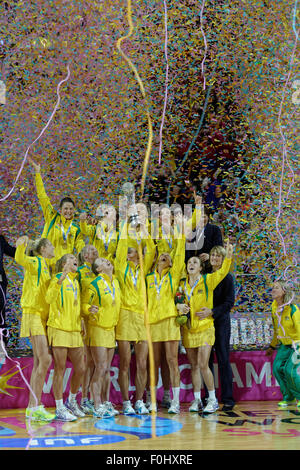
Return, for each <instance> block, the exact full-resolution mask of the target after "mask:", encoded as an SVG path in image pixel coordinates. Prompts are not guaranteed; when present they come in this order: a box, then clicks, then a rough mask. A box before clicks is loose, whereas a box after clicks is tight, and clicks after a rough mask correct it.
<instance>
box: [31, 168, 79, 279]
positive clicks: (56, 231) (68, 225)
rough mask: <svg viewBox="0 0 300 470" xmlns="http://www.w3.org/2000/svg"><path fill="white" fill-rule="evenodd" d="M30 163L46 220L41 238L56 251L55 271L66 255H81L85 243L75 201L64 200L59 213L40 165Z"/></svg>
mask: <svg viewBox="0 0 300 470" xmlns="http://www.w3.org/2000/svg"><path fill="white" fill-rule="evenodd" d="M29 162H30V163H31V165H32V166H33V168H34V170H35V185H36V191H37V196H38V199H39V203H40V205H41V207H42V211H43V215H44V219H45V225H44V229H43V233H42V235H41V236H42V237H43V238H47V239H48V240H50V241H51V243H52V245H53V246H54V249H55V257H54V258H53V260H51V267H52V268H53V270H54V267H55V263H56V261H57V260H58V259H60V258H61V257H62V256H63V255H65V254H69V253H73V252H74V250H76V252H77V253H79V252H80V251H81V249H82V248H83V247H84V245H85V242H84V239H83V236H82V233H81V232H80V228H79V226H78V224H77V223H76V222H75V221H74V215H75V205H74V202H73V200H72V199H71V198H69V197H65V198H63V199H62V200H61V201H60V204H59V211H56V210H55V209H54V207H53V205H52V204H51V201H50V199H49V197H48V195H47V193H46V191H45V187H44V183H43V180H42V177H41V167H40V165H38V164H36V163H34V162H33V160H32V159H29Z"/></svg>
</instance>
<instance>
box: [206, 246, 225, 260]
mask: <svg viewBox="0 0 300 470" xmlns="http://www.w3.org/2000/svg"><path fill="white" fill-rule="evenodd" d="M213 253H217V255H220V256H222V257H223V260H224V258H225V256H226V250H225V248H224V247H223V246H221V245H216V246H213V247H212V249H211V250H210V252H209V255H211V254H213Z"/></svg>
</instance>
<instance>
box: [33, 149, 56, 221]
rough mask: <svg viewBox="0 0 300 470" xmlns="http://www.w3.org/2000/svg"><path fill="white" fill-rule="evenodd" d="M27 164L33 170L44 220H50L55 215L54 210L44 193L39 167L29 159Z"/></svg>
mask: <svg viewBox="0 0 300 470" xmlns="http://www.w3.org/2000/svg"><path fill="white" fill-rule="evenodd" d="M29 162H30V164H31V165H32V167H33V168H34V170H35V186H36V192H37V197H38V200H39V203H40V205H41V208H42V211H43V214H44V218H45V220H49V219H52V217H53V215H54V214H55V210H54V208H53V206H52V204H51V201H50V199H49V197H48V195H47V193H46V190H45V187H44V183H43V180H42V176H41V167H40V165H38V164H36V163H34V161H33V160H32V159H31V158H29Z"/></svg>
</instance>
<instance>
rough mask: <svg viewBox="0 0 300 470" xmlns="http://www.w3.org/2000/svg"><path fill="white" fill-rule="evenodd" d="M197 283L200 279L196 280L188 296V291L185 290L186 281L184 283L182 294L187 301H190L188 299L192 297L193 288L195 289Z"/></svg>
mask: <svg viewBox="0 0 300 470" xmlns="http://www.w3.org/2000/svg"><path fill="white" fill-rule="evenodd" d="M199 281H200V279H197V281H196V282H195V283H194V285H193V287H192V288H191V292H190V294H188V291H187V288H186V280H185V281H184V293H185V295H186V297H187V299H188V301H190V299H191V297H192V295H193V292H194V289H195V287H196V285H197V284H198V282H199Z"/></svg>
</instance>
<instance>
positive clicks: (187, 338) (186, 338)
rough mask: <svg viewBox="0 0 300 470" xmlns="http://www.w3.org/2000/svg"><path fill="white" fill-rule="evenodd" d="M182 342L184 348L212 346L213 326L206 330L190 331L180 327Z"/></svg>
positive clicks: (213, 341) (213, 339) (213, 342)
mask: <svg viewBox="0 0 300 470" xmlns="http://www.w3.org/2000/svg"><path fill="white" fill-rule="evenodd" d="M181 332H182V344H183V346H184V347H185V348H200V347H201V346H213V345H214V344H215V328H214V326H212V327H210V328H207V330H203V331H199V332H198V333H191V332H190V331H189V330H187V329H186V328H182V330H181Z"/></svg>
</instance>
